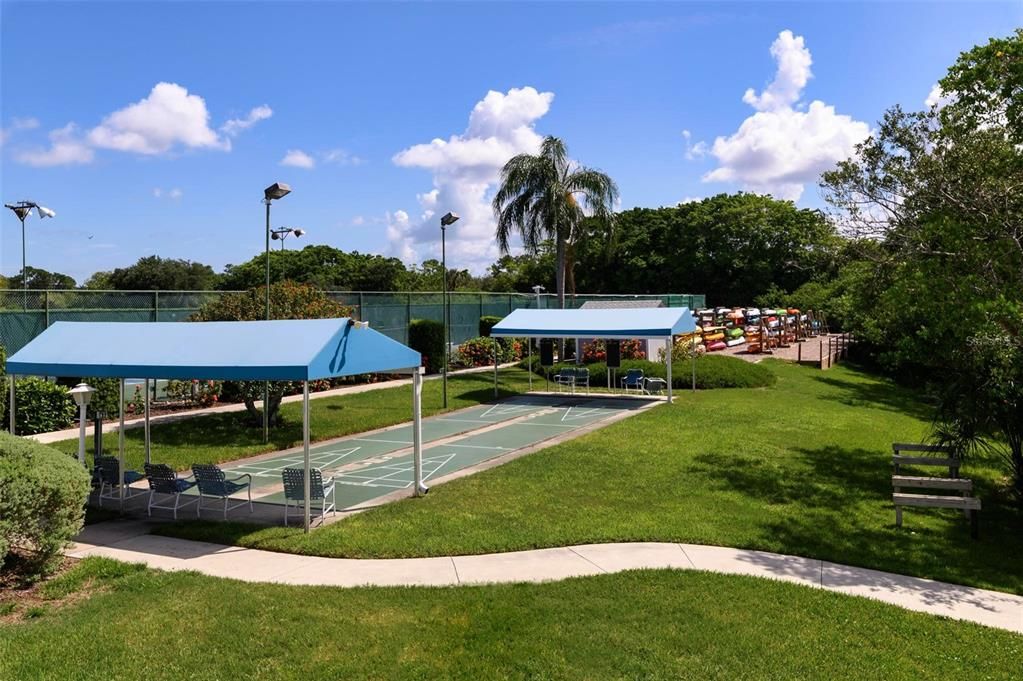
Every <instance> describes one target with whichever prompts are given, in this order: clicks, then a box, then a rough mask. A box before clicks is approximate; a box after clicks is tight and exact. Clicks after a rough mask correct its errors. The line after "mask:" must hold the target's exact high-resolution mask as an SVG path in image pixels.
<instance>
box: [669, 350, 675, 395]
mask: <svg viewBox="0 0 1023 681" xmlns="http://www.w3.org/2000/svg"><path fill="white" fill-rule="evenodd" d="M674 349H675V337H674V336H668V404H671V356H672V354H674V353H673V352H672V350H674Z"/></svg>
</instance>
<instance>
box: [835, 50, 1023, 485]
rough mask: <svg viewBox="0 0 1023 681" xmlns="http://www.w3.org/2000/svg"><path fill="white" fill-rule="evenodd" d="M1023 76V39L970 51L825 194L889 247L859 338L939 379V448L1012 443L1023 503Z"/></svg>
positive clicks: (881, 256) (873, 265)
mask: <svg viewBox="0 0 1023 681" xmlns="http://www.w3.org/2000/svg"><path fill="white" fill-rule="evenodd" d="M1021 68H1023V31H1017V32H1016V33H1015V34H1014V35H1012V36H1010V37H1009V38H1005V39H997V40H993V41H991V42H990V43H989V44H988V45H986V46H981V47H977V48H974V49H973V50H970V51H969V52H966V53H964V54H963V55H961V56H960V57H959V59H958V60H957V62H956V63H955V65H953V66H952V68H951V69H950V70H949V75H948V76H947V77H946V78H944V79H942V80H941V81H940V82H939V84H940V86H941V88H942V90H943V92H944V94H945V97H946V104H945V105H944V106H943V107H941V108H939V107H934V108H932V109H931V110H930V111H924V112H910V113H907V112H904V111H902V110H901V109H899V108H897V107H896V108H893V109H891V110H889V111H888V112H887V113H886V114H885V116H884V119H883V120H882V122H881V124H880V125H879V126H878V129H877V132H876V134H874V135H873V136H872V137H871V138H869V139H868V140H866V141H865V142H863V143H862V144H861V145H860V146H859V147H858V148H857V153H856V156H855V157H854V158H852V159H850V160H848V161H846V162H843V163H841V164H839V166H838V168H836V169H835V170H834V171H831V172H828V173H825V175H824V178H823V187H824V189H825V192H826V194H825V196H826V198H827V199H828V200H829V201H830V202H831V203H832V204H833V205H834V206H835V207H836V208H837V209H838V210H839V211H840V215H842V216H843V218H844V219H845V221H846V224H847V225H848V226H849V228H850V229H853V230H856V231H859V232H860V233H867V234H870V235H871V236H873V237H874V238H876V239H878V240H879V241H880V249H879V253H878V254H877V256H876V258H875V259H873V260H871V261H868V262H869V268H870V272H869V275H870V276H869V277H864V278H863V280H862V281H861V282H860V284H859V287H858V290H859V305H858V307H859V308H860V309H861V310H863V312H861V314H860V316H859V317H858V318H857V319H854V320H853V328H854V330H855V331H856V333H857V334H858V335H859V336H860V338H861V339H862V340H863V341H865V343H866V344H867V346H868V348H869V349H870V350H872V354H873V355H874V356H875V357H876V358H877V359H878V360H879V361H881V362H882V363H883V364H884V365H885V366H887V367H889V368H891V369H893V370H898V371H903V372H910V371H911V372H913V373H915V374H917V375H921V376H924V377H926V378H928V379H929V380H930V381H931V384H932V385H933V386H934V387H935V391H936V393H937V395H938V397H939V409H938V412H939V419H940V421H939V428H938V432H939V435H940V436H941V439H943V440H947V441H950V442H955V443H957V446H959V447H960V448H961V449H962V450H963V451H966V449H967V447H966V446H965V444H964V443H968V442H972V443H974V444H975V445H976V444H979V443H980V442H981V441H982V440H983V441H987V442H990V441H991V440H986V438H994V441H995V442H1004V443H1006V445H1007V446H1008V448H1009V455H1008V460H1009V461H1010V462H1011V467H1012V468H1011V470H1012V477H1013V489H1014V490H1016V492H1017V494H1018V495H1019V496H1018V499H1019V500H1020V503H1021V505H1023V450H1021V440H1023V408H1021V405H1020V402H1019V396H1018V384H1017V383H1015V382H1014V381H1018V380H1019V377H1018V373H1013V371H1012V366H1014V364H1013V363H1016V364H1017V365H1018V364H1019V363H1020V358H1021V356H1023V355H1021V353H1020V352H1019V349H1020V344H1021V343H1023V340H1021V332H1023V322H1021V319H1023V193H1021V192H1020V191H1019V188H1020V187H1021V186H1023V147H1021V146H1020V143H1019V141H1018V140H1023V130H1021V129H1020V123H1021V119H1020V115H1019V108H1018V105H1019V102H1018V99H1019V96H1020V84H1021V78H1023V77H1021V75H1020V69H1021ZM853 290H854V291H855V290H857V289H855V288H854V289H853ZM967 349H968V350H967ZM967 393H968V394H967Z"/></svg>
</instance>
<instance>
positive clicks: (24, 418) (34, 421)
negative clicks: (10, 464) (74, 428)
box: [14, 376, 76, 435]
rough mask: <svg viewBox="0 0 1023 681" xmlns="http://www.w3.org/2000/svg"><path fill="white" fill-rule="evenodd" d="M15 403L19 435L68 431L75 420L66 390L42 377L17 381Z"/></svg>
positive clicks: (73, 405)
mask: <svg viewBox="0 0 1023 681" xmlns="http://www.w3.org/2000/svg"><path fill="white" fill-rule="evenodd" d="M14 400H15V402H14V414H15V418H16V419H17V424H16V426H17V432H18V435H33V434H35V433H48V432H50V431H51V430H60V429H62V428H67V427H68V426H69V425H70V424H71V422H72V421H73V420H74V418H75V411H76V409H75V403H74V400H72V399H71V395H70V394H69V393H68V389H67V388H65V387H64V386H62V385H57V384H56V383H50V382H49V381H47V380H45V379H42V378H37V377H35V376H29V377H26V378H21V379H18V381H17V383H16V384H15V392H14Z"/></svg>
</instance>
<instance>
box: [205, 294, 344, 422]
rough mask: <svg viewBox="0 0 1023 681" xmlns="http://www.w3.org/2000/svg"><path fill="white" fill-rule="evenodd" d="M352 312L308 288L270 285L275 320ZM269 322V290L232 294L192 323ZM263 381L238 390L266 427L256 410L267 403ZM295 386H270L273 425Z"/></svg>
mask: <svg viewBox="0 0 1023 681" xmlns="http://www.w3.org/2000/svg"><path fill="white" fill-rule="evenodd" d="M351 315H352V309H351V308H348V307H345V306H343V305H341V304H340V303H337V302H336V301H334V300H332V299H330V298H329V297H327V294H325V293H324V292H323V291H321V290H319V289H317V288H315V287H313V286H310V285H308V284H298V283H295V282H293V281H282V282H277V283H275V284H271V285H270V318H271V319H331V318H336V317H350V316H351ZM260 319H266V287H265V286H264V287H260V288H254V289H250V290H248V291H245V292H241V293H231V294H228V295H225V296H221V297H219V298H217V299H215V300H212V301H211V302H209V303H206V304H205V305H204V306H203V307H202V308H200V310H199V311H198V312H196V313H195V314H194V315H192V318H191V320H192V321H197V322H223V321H229V322H241V321H257V320H260ZM263 385H264V383H263V382H262V381H238V382H237V384H236V386H235V388H236V389H237V391H238V392H239V393H240V394H241V396H242V399H243V401H244V402H245V409H246V411H247V412H248V413H249V415H250V416H251V417H252V420H253V423H254V424H258V425H260V426H262V424H263V417H262V414H261V412H260V411H259V410H258V409H256V401H257V400H262V399H263ZM289 386H291V383H289V382H281V381H277V382H273V383H270V395H269V400H268V404H267V408H268V414H269V421H270V423H271V425H274V424H276V423H277V422H278V420H279V415H280V406H281V399H282V398H283V397H284V394H285V392H286V391H287V390H288V388H289Z"/></svg>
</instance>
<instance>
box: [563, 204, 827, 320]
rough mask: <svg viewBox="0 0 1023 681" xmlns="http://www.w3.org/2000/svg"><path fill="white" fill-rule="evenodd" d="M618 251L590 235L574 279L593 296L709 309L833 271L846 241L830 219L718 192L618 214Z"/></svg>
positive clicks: (588, 224)
mask: <svg viewBox="0 0 1023 681" xmlns="http://www.w3.org/2000/svg"><path fill="white" fill-rule="evenodd" d="M615 224H616V226H615V231H616V238H615V244H614V248H612V249H610V250H609V249H607V248H605V246H604V245H603V244H602V243H600V240H599V239H598V238H597V236H598V235H599V234H600V232H601V227H600V226H599V225H595V224H593V223H591V222H589V221H587V222H586V223H585V224H584V229H589V230H592V234H591V236H590V238H589V239H586V240H585V241H584V242H583V243H582V244H581V246H580V248H579V250H578V267H577V271H576V280H577V281H578V282H579V285H580V289H581V290H584V291H586V292H592V293H621V292H629V293H665V292H684V293H704V294H706V296H707V302H708V304H711V305H746V304H750V303H752V302H753V301H754V299H755V298H756V297H757V296H759V295H762V294H764V293H766V292H767V291H769V290H772V287H774V288H775V289H780V290H783V291H791V290H793V289H795V288H797V287H799V286H801V285H802V284H804V283H805V282H807V281H809V280H810V279H812V278H813V277H815V276H826V275H829V274H832V273H833V270H834V268H835V263H836V258H837V254H838V252H839V251H840V250H841V248H842V245H843V240H842V239H841V238H840V237H839V236H838V235H837V234H836V232H835V230H834V228H833V227H832V226H831V224H830V223H829V222H828V220H827V219H826V218H825V216H824V215H823V214H822V213H821V212H820V211H816V210H807V209H800V208H797V207H796V206H795V205H794V204H793V203H792V202H790V201H778V200H775V199H772V198H771V197H768V196H759V195H755V194H743V193H739V194H732V195H728V194H720V195H718V196H713V197H710V198H707V199H704V200H703V201H699V202H694V203H687V204H683V205H680V206H676V207H666V208H634V209H632V210H628V211H624V212H622V213H619V214H618V215H617V216H616V223H615Z"/></svg>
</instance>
